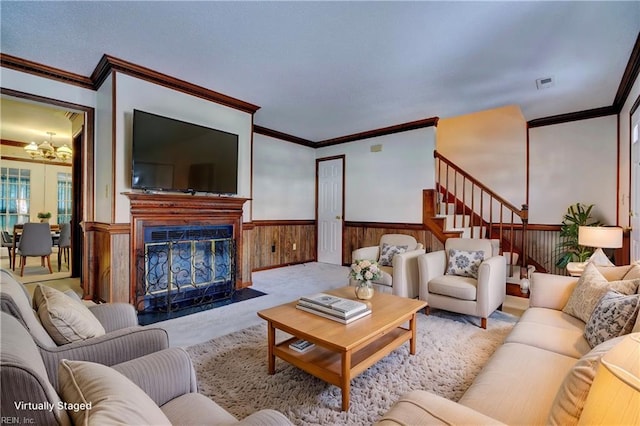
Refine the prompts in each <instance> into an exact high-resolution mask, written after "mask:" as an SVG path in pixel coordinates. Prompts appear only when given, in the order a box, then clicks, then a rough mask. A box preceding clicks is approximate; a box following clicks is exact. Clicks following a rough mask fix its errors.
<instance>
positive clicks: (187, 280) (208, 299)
mask: <svg viewBox="0 0 640 426" xmlns="http://www.w3.org/2000/svg"><path fill="white" fill-rule="evenodd" d="M143 256H144V258H143V259H141V261H139V262H138V264H139V265H141V266H142V267H143V271H140V272H141V274H140V275H142V277H143V280H141V281H140V283H141V284H142V285H140V286H139V288H138V289H137V299H138V300H140V299H142V300H143V303H142V306H141V309H139V312H142V313H151V312H172V311H176V310H180V309H182V308H187V307H194V306H200V305H205V304H208V303H212V302H216V301H220V300H224V299H229V298H231V296H232V295H233V292H234V290H235V281H236V279H235V275H236V268H235V266H236V246H235V240H234V238H233V225H205V226H200V225H196V226H193V225H187V226H149V227H146V228H145V229H144V251H143Z"/></svg>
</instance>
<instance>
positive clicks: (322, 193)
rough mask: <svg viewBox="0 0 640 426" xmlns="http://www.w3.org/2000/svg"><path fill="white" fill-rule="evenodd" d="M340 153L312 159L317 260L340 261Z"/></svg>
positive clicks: (342, 186) (341, 189)
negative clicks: (314, 163)
mask: <svg viewBox="0 0 640 426" xmlns="http://www.w3.org/2000/svg"><path fill="white" fill-rule="evenodd" d="M344 159H345V157H344V155H341V156H337V157H328V158H320V159H317V160H316V188H317V189H316V223H317V224H318V226H317V241H318V254H317V256H318V262H322V263H331V264H334V265H342V234H343V227H344Z"/></svg>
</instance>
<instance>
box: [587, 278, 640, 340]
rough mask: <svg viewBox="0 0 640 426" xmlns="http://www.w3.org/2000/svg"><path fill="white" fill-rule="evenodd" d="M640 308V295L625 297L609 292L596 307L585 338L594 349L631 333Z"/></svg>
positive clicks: (588, 323) (615, 292) (588, 322)
mask: <svg viewBox="0 0 640 426" xmlns="http://www.w3.org/2000/svg"><path fill="white" fill-rule="evenodd" d="M639 308H640V294H632V295H631V296H625V295H624V294H620V293H618V292H617V291H613V290H609V291H607V292H606V293H605V294H604V296H602V298H601V299H600V301H599V302H598V304H597V305H596V307H595V309H594V310H593V313H592V314H591V317H590V318H589V321H587V326H586V327H585V329H584V337H585V338H586V339H587V342H588V343H589V346H591V347H592V348H593V347H595V346H597V345H599V344H600V343H602V342H605V341H607V340H609V339H612V338H614V337H618V336H622V335H625V334H629V333H631V330H632V329H633V325H634V324H635V322H636V318H637V316H638V309H639Z"/></svg>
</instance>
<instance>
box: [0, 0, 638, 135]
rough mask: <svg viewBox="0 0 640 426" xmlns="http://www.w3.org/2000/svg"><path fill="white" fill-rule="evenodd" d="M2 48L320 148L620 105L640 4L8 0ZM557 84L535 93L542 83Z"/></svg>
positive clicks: (1, 6)
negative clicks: (130, 83) (470, 116)
mask: <svg viewBox="0 0 640 426" xmlns="http://www.w3.org/2000/svg"><path fill="white" fill-rule="evenodd" d="M0 12H1V13H0V19H1V33H0V36H1V37H0V48H1V51H2V53H5V54H9V55H13V56H17V57H20V58H23V59H28V60H31V61H35V62H37V63H41V64H44V65H48V66H52V67H56V68H60V69H63V70H65V71H70V72H73V73H77V74H80V75H84V76H90V75H91V73H92V72H93V70H94V69H95V67H96V65H97V64H98V61H99V60H100V58H101V57H102V55H103V54H108V55H111V56H114V57H116V58H119V59H123V60H126V61H129V62H133V63H135V64H138V65H142V66H145V67H148V68H151V69H153V70H155V71H158V72H161V73H164V74H167V75H170V76H173V77H176V78H180V79H182V80H186V81H188V82H191V83H194V84H197V85H200V86H203V87H206V88H208V89H211V90H214V91H217V92H220V93H223V94H225V95H228V96H231V97H234V98H238V99H241V100H243V101H246V102H249V103H252V104H255V105H258V106H260V107H261V108H260V109H259V110H258V112H257V113H256V115H255V117H254V123H255V124H257V125H260V126H263V127H266V128H269V129H272V130H276V131H279V132H283V133H287V134H290V135H294V136H297V137H300V138H304V139H308V140H312V141H322V140H326V139H331V138H335V137H340V136H345V135H350V134H353V133H359V132H363V131H367V130H373V129H378V128H382V127H386V126H391V125H395V124H400V123H405V122H409V121H414V120H419V119H423V118H428V117H434V116H438V117H441V118H446V117H453V116H457V115H462V114H466V113H471V112H476V111H481V110H486V109H491V108H496V107H501V106H505V105H518V106H519V107H520V108H521V110H522V113H523V115H524V117H525V119H526V120H533V119H536V118H542V117H548V116H553V115H557V114H564V113H570V112H577V111H583V110H588V109H592V108H600V107H606V106H611V105H612V103H613V101H614V97H615V95H616V92H617V90H618V86H619V85H620V82H621V79H622V76H623V73H624V70H625V67H626V65H627V62H628V61H629V58H630V56H631V52H632V49H633V47H634V43H635V41H636V39H637V37H638V34H639V32H640V2H638V1H624V2H614V1H604V2H573V1H567V2H564V1H562V2H560V1H559V2H546V1H544V2H543V1H534V2H528V1H512V2H453V1H450V2H439V1H423V2H420V1H416V2H400V1H393V2H382V1H380V2H377V1H376V2H370V1H351V2H309V1H299V2H276V1H261V2H217V1H200V2H186V1H162V2H148V1H141V2H133V1H117V2H93V1H92V2H85V1H70V2H60V1H55V2H37V1H28V2H22V1H7V0H3V1H2V2H0ZM546 77H552V78H553V82H554V84H553V86H552V87H550V88H546V89H543V90H538V89H537V88H536V79H539V78H546Z"/></svg>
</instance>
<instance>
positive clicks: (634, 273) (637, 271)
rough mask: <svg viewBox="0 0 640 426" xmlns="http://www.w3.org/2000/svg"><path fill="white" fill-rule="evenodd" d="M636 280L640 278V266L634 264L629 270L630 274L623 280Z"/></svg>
mask: <svg viewBox="0 0 640 426" xmlns="http://www.w3.org/2000/svg"><path fill="white" fill-rule="evenodd" d="M636 278H640V265H639V264H634V265H633V266H631V268H629V272H627V274H626V275H625V276H624V277H623V278H622V279H623V280H635V279H636Z"/></svg>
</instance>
